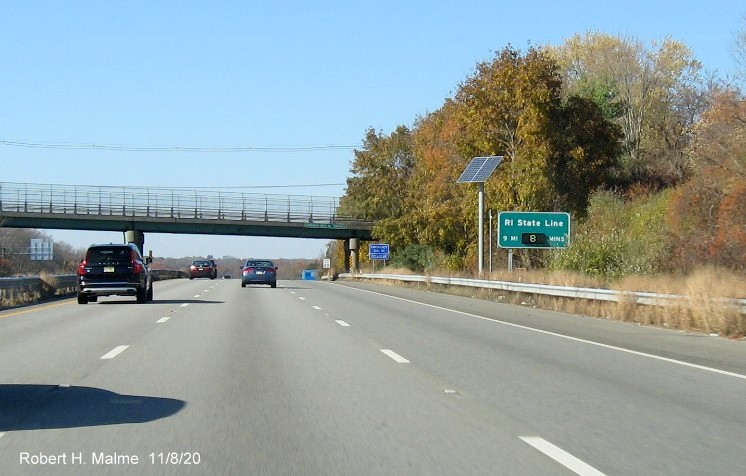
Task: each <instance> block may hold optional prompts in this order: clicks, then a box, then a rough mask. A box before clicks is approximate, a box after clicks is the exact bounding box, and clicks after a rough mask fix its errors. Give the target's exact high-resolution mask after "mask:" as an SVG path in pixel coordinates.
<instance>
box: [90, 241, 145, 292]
mask: <svg viewBox="0 0 746 476" xmlns="http://www.w3.org/2000/svg"><path fill="white" fill-rule="evenodd" d="M151 261H152V258H151V257H149V256H148V257H145V258H143V256H142V254H141V253H140V250H139V249H138V248H137V246H136V245H134V244H132V243H123V244H115V243H109V244H95V245H91V246H89V247H88V249H87V250H86V254H85V258H83V260H82V261H81V262H80V265H78V273H77V274H78V304H88V303H89V302H96V301H97V300H98V297H99V296H135V297H136V298H137V302H138V303H141V304H142V303H145V302H147V301H152V300H153V281H152V279H151V275H150V263H151Z"/></svg>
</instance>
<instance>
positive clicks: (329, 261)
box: [324, 258, 332, 269]
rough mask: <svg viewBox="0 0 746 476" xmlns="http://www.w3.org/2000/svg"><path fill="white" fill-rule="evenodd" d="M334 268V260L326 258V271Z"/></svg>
mask: <svg viewBox="0 0 746 476" xmlns="http://www.w3.org/2000/svg"><path fill="white" fill-rule="evenodd" d="M331 267H332V260H331V259H329V258H324V269H329V268H331Z"/></svg>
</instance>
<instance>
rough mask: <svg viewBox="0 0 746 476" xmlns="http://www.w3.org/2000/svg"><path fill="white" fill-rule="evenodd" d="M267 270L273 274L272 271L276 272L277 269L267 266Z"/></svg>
mask: <svg viewBox="0 0 746 476" xmlns="http://www.w3.org/2000/svg"><path fill="white" fill-rule="evenodd" d="M267 272H268V273H273V274H274V273H276V272H277V271H276V270H275V268H269V269H268V270H267Z"/></svg>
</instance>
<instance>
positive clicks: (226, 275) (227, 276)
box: [223, 274, 233, 279]
mask: <svg viewBox="0 0 746 476" xmlns="http://www.w3.org/2000/svg"><path fill="white" fill-rule="evenodd" d="M232 277H233V276H231V275H230V274H224V275H223V279H231V278H232Z"/></svg>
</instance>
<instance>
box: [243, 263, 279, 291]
mask: <svg viewBox="0 0 746 476" xmlns="http://www.w3.org/2000/svg"><path fill="white" fill-rule="evenodd" d="M247 284H269V285H270V286H272V287H273V288H276V287H277V266H275V265H274V263H272V261H270V260H268V259H249V260H246V263H245V264H244V265H243V267H242V268H241V287H242V288H245V287H246V285H247Z"/></svg>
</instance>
